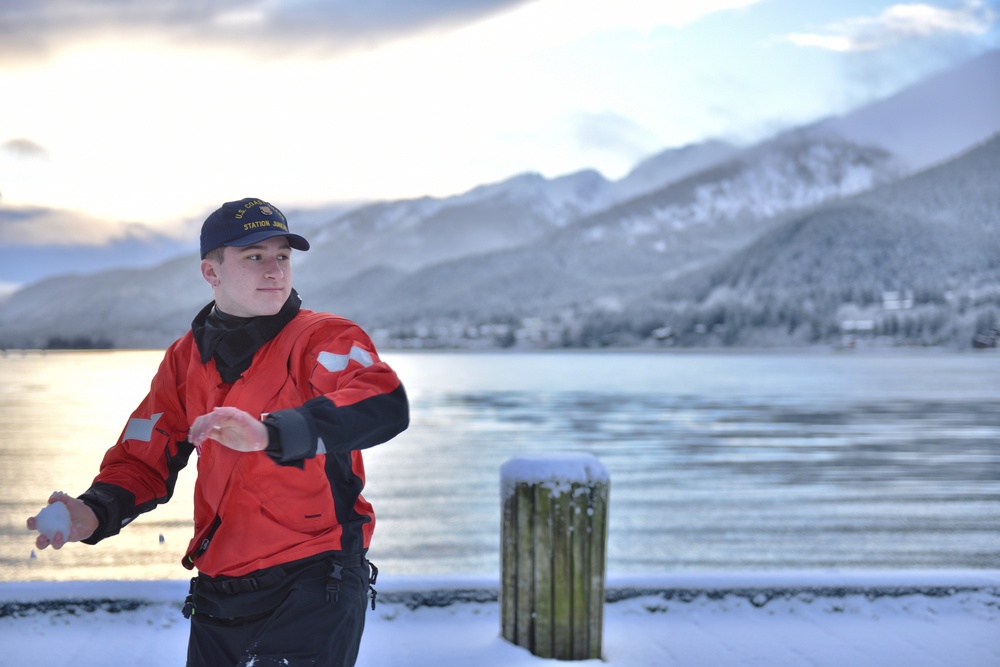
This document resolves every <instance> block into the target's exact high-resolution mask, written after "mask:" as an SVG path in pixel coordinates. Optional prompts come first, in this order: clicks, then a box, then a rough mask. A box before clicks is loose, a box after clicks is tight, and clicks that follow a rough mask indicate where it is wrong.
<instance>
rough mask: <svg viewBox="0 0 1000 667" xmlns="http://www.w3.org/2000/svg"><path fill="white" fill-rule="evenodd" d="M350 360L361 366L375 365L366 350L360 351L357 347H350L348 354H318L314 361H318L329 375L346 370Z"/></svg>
mask: <svg viewBox="0 0 1000 667" xmlns="http://www.w3.org/2000/svg"><path fill="white" fill-rule="evenodd" d="M352 359H353V360H354V361H356V362H358V363H359V364H361V365H362V366H371V365H372V364H374V363H375V361H374V360H373V359H372V355H371V354H369V353H368V352H367V351H366V350H362V349H361V348H360V347H358V346H357V345H353V346H351V351H350V352H349V353H348V354H334V353H333V352H320V353H319V356H318V357H317V358H316V361H318V362H319V363H320V365H322V366H323V368H325V369H326V370H328V371H330V372H331V373H336V372H337V371H342V370H344V369H345V368H347V364H348V363H350V361H351V360H352Z"/></svg>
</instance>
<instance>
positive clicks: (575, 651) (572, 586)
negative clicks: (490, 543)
mask: <svg viewBox="0 0 1000 667" xmlns="http://www.w3.org/2000/svg"><path fill="white" fill-rule="evenodd" d="M609 488H610V479H609V478H608V474H607V471H606V470H605V469H604V466H603V465H602V464H601V462H600V461H598V460H597V458H596V457H594V456H591V455H589V454H546V455H541V456H524V457H518V458H515V459H511V460H510V461H508V462H507V463H505V464H504V465H503V467H502V469H501V496H502V501H503V510H502V526H501V585H500V610H501V625H502V634H503V637H504V638H505V639H507V640H508V641H510V642H511V643H513V644H516V645H518V646H523V647H524V648H526V649H528V650H529V651H531V653H533V654H534V655H537V656H539V657H543V658H556V659H558V660H589V659H593V658H598V659H599V658H601V653H602V641H603V631H604V588H605V585H604V578H605V576H604V570H605V558H606V553H607V531H608V492H609Z"/></svg>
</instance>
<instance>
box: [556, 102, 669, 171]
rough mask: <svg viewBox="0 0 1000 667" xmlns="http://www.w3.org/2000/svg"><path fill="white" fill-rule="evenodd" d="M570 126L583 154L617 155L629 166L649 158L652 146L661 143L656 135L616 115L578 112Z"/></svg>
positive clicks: (612, 113) (611, 113)
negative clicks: (636, 161)
mask: <svg viewBox="0 0 1000 667" xmlns="http://www.w3.org/2000/svg"><path fill="white" fill-rule="evenodd" d="M570 126H571V127H572V128H573V130H574V135H575V138H576V141H577V143H578V145H579V146H580V148H581V149H583V150H584V151H587V152H597V153H607V154H611V155H616V156H618V157H620V158H622V159H623V160H624V161H625V162H627V163H630V164H631V163H633V162H635V160H637V159H639V158H643V157H646V156H647V155H648V154H649V153H650V151H651V146H657V145H658V143H659V138H658V137H657V136H656V135H655V134H654V133H653V132H651V131H649V130H647V129H646V128H644V127H642V126H640V125H639V124H637V123H635V122H633V121H632V120H630V119H629V118H626V117H625V116H622V115H620V114H617V113H614V112H602V113H589V112H578V113H575V114H573V116H572V118H571V121H570Z"/></svg>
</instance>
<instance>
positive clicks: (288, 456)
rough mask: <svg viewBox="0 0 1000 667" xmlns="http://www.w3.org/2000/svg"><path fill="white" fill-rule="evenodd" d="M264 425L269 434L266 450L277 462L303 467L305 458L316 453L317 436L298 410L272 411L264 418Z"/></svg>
mask: <svg viewBox="0 0 1000 667" xmlns="http://www.w3.org/2000/svg"><path fill="white" fill-rule="evenodd" d="M264 427H265V428H266V429H267V436H268V439H267V447H266V448H265V450H264V451H265V452H267V455H268V456H270V457H271V459H272V460H273V461H274V462H275V463H278V464H280V465H294V466H298V467H302V465H303V463H302V461H303V460H304V459H308V458H311V457H313V456H315V455H316V436H315V435H314V434H313V429H312V427H311V425H310V423H309V420H308V419H306V417H305V416H304V415H303V414H302V413H301V412H299V411H298V410H296V409H294V408H293V409H289V410H278V411H277V412H272V413H271V414H269V415H268V416H267V418H266V419H264Z"/></svg>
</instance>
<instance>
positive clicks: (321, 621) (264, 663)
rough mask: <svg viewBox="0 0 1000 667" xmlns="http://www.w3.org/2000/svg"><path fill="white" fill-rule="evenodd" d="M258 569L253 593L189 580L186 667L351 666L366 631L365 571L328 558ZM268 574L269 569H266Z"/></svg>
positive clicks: (364, 567)
mask: <svg viewBox="0 0 1000 667" xmlns="http://www.w3.org/2000/svg"><path fill="white" fill-rule="evenodd" d="M278 569H279V574H280V576H277V577H275V576H273V575H274V572H273V571H265V572H264V573H261V575H267V574H269V575H271V576H270V577H269V578H266V577H263V576H260V577H259V578H261V580H262V581H264V582H265V583H266V584H267V585H262V588H260V589H259V590H250V591H237V592H223V591H219V590H217V589H214V588H213V587H212V585H213V584H218V583H219V582H218V580H212V579H210V578H208V577H204V576H199V577H198V578H196V579H195V580H194V582H193V583H192V595H191V598H190V600H191V602H192V604H193V607H194V613H193V614H192V615H191V636H190V640H189V642H188V657H187V667H230V666H231V667H245V666H246V665H253V666H254V667H270V666H271V665H283V666H285V667H300V666H303V667H304V666H306V665H310V666H322V667H353V665H354V663H355V661H356V660H357V657H358V648H359V647H360V644H361V635H362V633H363V632H364V629H365V612H366V608H367V602H368V589H369V569H368V565H367V563H366V562H362V564H361V565H359V566H354V567H344V568H343V569H342V570H340V569H339V568H336V569H337V572H336V574H338V575H339V579H338V578H336V577H331V572H332V571H333V570H334V567H333V559H332V558H331V557H330V556H329V555H327V556H325V557H322V558H319V559H317V558H312V559H307V560H304V561H299V562H297V563H291V564H288V565H285V566H281V567H280V568H278ZM272 570H273V568H272Z"/></svg>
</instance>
